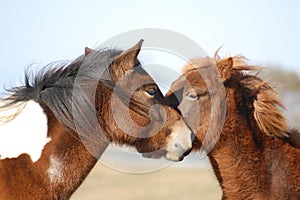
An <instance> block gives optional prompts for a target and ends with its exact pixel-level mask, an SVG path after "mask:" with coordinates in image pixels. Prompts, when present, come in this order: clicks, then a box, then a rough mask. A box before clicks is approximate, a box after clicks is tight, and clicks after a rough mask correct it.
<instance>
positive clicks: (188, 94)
mask: <svg viewBox="0 0 300 200" xmlns="http://www.w3.org/2000/svg"><path fill="white" fill-rule="evenodd" d="M186 96H187V97H188V98H189V99H191V100H197V99H198V98H199V96H198V95H197V94H196V93H195V92H190V93H187V95H186Z"/></svg>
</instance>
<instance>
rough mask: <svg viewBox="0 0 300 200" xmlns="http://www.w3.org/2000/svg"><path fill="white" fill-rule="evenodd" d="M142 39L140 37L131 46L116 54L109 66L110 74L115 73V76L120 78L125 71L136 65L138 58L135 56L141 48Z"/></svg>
mask: <svg viewBox="0 0 300 200" xmlns="http://www.w3.org/2000/svg"><path fill="white" fill-rule="evenodd" d="M143 42H144V40H143V39H141V40H140V41H139V42H138V43H137V44H136V45H134V46H133V47H131V48H129V49H127V50H125V51H123V52H122V53H121V54H120V55H119V56H117V57H116V58H115V59H114V61H113V63H112V66H111V71H112V72H113V73H112V74H115V76H116V77H115V78H117V79H119V78H121V77H122V76H123V75H124V74H125V73H126V72H127V71H129V70H131V69H133V67H134V66H136V64H137V62H138V60H137V56H138V54H139V52H140V50H141V47H142V44H143Z"/></svg>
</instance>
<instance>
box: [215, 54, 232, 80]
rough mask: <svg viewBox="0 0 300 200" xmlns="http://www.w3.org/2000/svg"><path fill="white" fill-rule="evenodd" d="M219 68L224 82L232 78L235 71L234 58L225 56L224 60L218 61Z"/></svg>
mask: <svg viewBox="0 0 300 200" xmlns="http://www.w3.org/2000/svg"><path fill="white" fill-rule="evenodd" d="M217 68H218V70H219V73H220V75H221V79H222V81H223V82H225V81H227V80H228V79H230V77H231V75H232V71H233V58H232V57H229V58H225V59H222V60H219V61H217Z"/></svg>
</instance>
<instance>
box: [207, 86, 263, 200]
mask: <svg viewBox="0 0 300 200" xmlns="http://www.w3.org/2000/svg"><path fill="white" fill-rule="evenodd" d="M242 98H243V97H242V94H241V93H240V92H237V91H235V90H233V89H227V114H226V121H225V124H224V126H223V130H222V133H221V136H220V139H219V141H218V143H217V144H216V145H215V147H214V149H213V150H212V151H211V152H210V153H209V154H208V157H209V159H210V162H211V164H212V167H213V169H214V172H215V174H216V176H217V179H218V181H219V183H220V185H221V187H222V190H223V193H224V196H223V198H224V197H225V198H228V199H264V196H265V194H266V193H265V192H266V191H267V188H266V185H267V184H266V182H267V178H265V179H264V176H263V174H266V172H267V171H266V168H264V167H265V165H264V163H263V158H262V155H263V154H262V153H261V145H263V144H258V142H257V139H256V138H257V137H264V134H262V133H261V131H260V130H259V128H258V127H257V126H256V125H255V123H254V118H253V117H250V116H251V110H250V111H249V110H248V108H247V106H246V105H245V104H244V103H243V102H244V101H243V100H242ZM252 116H253V115H252ZM261 141H262V140H261ZM257 166H261V167H260V168H257ZM244 173H247V175H246V177H245V174H244ZM257 177H260V178H259V180H258V178H257ZM254 191H256V192H254Z"/></svg>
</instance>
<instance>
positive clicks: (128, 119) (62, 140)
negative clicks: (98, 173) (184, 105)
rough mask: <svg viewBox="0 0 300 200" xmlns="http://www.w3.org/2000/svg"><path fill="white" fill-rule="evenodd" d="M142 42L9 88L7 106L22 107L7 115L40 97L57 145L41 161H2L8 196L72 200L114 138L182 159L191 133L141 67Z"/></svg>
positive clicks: (0, 183)
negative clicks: (139, 55) (139, 57)
mask: <svg viewBox="0 0 300 200" xmlns="http://www.w3.org/2000/svg"><path fill="white" fill-rule="evenodd" d="M142 42H143V41H142V40H141V41H140V42H138V43H137V44H136V45H135V46H133V47H132V48H130V49H128V50H126V51H123V52H122V51H120V50H115V49H106V50H99V51H96V50H91V49H89V48H86V49H85V54H84V55H83V56H80V57H79V58H77V59H76V60H75V61H73V62H72V63H70V64H56V65H55V64H52V65H50V66H48V67H46V68H44V69H43V70H41V71H40V72H39V73H37V74H36V75H34V77H31V76H30V74H29V73H27V75H26V79H25V85H24V86H21V87H16V88H12V89H11V90H9V92H10V95H9V96H8V97H7V98H6V99H4V103H5V105H4V106H2V109H6V110H7V109H10V108H11V109H13V108H16V107H17V109H16V110H18V112H17V113H13V114H12V115H10V116H6V117H2V120H3V119H5V118H6V119H7V120H12V119H13V118H14V117H15V116H14V115H17V114H18V113H19V112H21V111H22V109H23V108H24V105H25V104H26V103H27V102H30V101H31V102H32V101H34V102H36V103H37V104H38V105H39V106H40V107H41V108H42V110H43V112H44V114H45V115H46V117H47V125H48V131H47V137H48V139H49V142H48V143H46V145H45V146H44V148H43V149H42V151H41V156H40V157H39V158H38V159H37V160H33V159H32V157H31V156H30V155H29V154H27V153H26V152H24V153H23V154H21V155H19V156H18V157H15V158H9V157H6V158H4V157H1V158H0V199H49V200H50V199H69V198H70V196H71V195H72V194H73V193H74V191H75V190H76V189H77V188H78V187H79V186H80V184H81V183H82V182H83V180H84V179H85V177H86V176H87V175H88V173H89V172H90V171H91V169H92V168H93V166H94V165H95V164H96V162H97V160H98V159H99V158H100V156H101V154H102V153H103V152H104V151H105V149H106V147H107V146H108V144H109V143H110V142H113V143H116V144H126V145H130V146H133V147H136V149H137V150H138V151H139V152H141V153H151V152H160V154H161V155H164V156H165V157H166V158H167V159H169V160H173V161H179V160H182V158H183V156H184V155H186V154H187V152H189V150H190V149H191V147H192V139H191V138H192V137H191V130H190V129H189V128H188V126H187V125H186V124H185V122H184V121H183V120H182V119H181V117H180V115H179V113H178V112H177V111H176V110H175V109H173V108H171V107H170V106H167V105H166V101H165V99H164V97H163V95H162V94H161V92H160V90H159V89H158V87H157V85H156V84H155V83H154V81H153V79H152V78H151V77H150V76H149V75H148V74H147V73H146V71H145V70H143V68H141V64H140V62H139V60H138V59H137V56H138V54H139V51H140V49H141V45H142ZM53 65H55V66H53ZM2 123H3V121H2ZM7 134H9V133H7ZM17 139H18V138H16V140H17ZM0 155H1V152H0Z"/></svg>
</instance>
